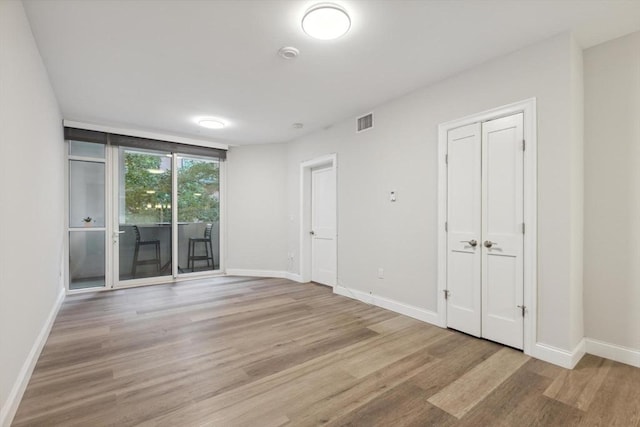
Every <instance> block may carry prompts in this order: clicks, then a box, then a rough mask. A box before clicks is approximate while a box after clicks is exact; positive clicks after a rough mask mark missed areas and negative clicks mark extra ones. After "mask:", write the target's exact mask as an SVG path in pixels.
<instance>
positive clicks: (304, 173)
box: [298, 153, 338, 284]
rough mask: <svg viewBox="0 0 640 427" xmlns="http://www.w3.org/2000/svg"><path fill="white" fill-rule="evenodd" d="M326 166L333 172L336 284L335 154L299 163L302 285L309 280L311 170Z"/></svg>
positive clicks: (336, 163)
mask: <svg viewBox="0 0 640 427" xmlns="http://www.w3.org/2000/svg"><path fill="white" fill-rule="evenodd" d="M325 165H328V166H329V167H330V168H331V170H332V171H333V175H334V178H335V179H334V182H335V185H336V240H335V243H336V249H335V252H336V277H335V281H334V282H335V283H336V284H337V283H338V232H337V230H338V176H337V174H338V172H337V171H338V155H337V154H336V153H332V154H327V155H324V156H320V157H316V158H315V159H312V160H307V161H304V162H302V163H300V194H299V196H300V217H299V224H300V230H299V231H300V236H299V237H300V247H299V248H298V250H299V252H298V259H299V262H300V266H299V272H300V273H299V274H300V278H301V281H302V282H303V283H306V282H309V281H310V280H311V238H310V236H309V233H308V232H307V231H308V230H309V229H310V224H311V195H310V191H309V189H310V188H311V169H312V168H315V167H318V166H325Z"/></svg>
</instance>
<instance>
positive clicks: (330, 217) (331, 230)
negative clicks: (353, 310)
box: [311, 167, 337, 286]
mask: <svg viewBox="0 0 640 427" xmlns="http://www.w3.org/2000/svg"><path fill="white" fill-rule="evenodd" d="M336 252H337V248H336V179H335V173H334V169H333V168H332V167H324V168H317V169H312V170H311V280H312V281H314V282H317V283H322V284H324V285H329V286H335V285H336V265H337V257H336Z"/></svg>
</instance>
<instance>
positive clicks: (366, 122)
mask: <svg viewBox="0 0 640 427" xmlns="http://www.w3.org/2000/svg"><path fill="white" fill-rule="evenodd" d="M372 127H373V113H369V114H367V115H366V116H362V117H358V127H357V129H356V133H358V132H363V131H365V130H368V129H371V128H372Z"/></svg>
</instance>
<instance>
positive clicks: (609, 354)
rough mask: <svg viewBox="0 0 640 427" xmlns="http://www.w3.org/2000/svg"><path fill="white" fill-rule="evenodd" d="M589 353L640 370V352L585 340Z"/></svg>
mask: <svg viewBox="0 0 640 427" xmlns="http://www.w3.org/2000/svg"><path fill="white" fill-rule="evenodd" d="M585 341H586V344H587V346H586V348H587V353H589V354H593V355H595V356H600V357H604V358H605V359H611V360H615V361H616V362H620V363H626V364H627V365H631V366H635V367H636V368H640V350H638V349H633V348H629V347H624V346H621V345H616V344H610V343H608V342H604V341H599V340H596V339H593V338H585Z"/></svg>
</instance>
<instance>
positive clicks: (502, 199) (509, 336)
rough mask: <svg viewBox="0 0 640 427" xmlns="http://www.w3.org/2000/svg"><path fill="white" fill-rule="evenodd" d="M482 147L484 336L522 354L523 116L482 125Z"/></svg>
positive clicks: (514, 116) (510, 117)
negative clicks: (520, 351) (518, 350)
mask: <svg viewBox="0 0 640 427" xmlns="http://www.w3.org/2000/svg"><path fill="white" fill-rule="evenodd" d="M482 145H483V147H482V240H483V242H482V249H481V251H482V336H483V337H485V338H487V339H490V340H492V341H497V342H500V343H503V344H506V345H509V346H511V347H515V348H519V349H521V348H523V344H524V341H523V315H522V309H521V306H522V305H523V240H524V239H523V228H522V227H523V225H522V224H523V204H524V199H523V166H524V165H523V162H524V151H523V115H522V113H520V114H515V115H513V116H508V117H504V118H501V119H496V120H492V121H489V122H486V123H483V124H482ZM460 240H462V239H460ZM470 270H471V269H470Z"/></svg>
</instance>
